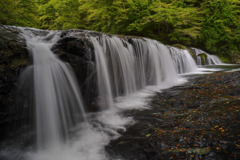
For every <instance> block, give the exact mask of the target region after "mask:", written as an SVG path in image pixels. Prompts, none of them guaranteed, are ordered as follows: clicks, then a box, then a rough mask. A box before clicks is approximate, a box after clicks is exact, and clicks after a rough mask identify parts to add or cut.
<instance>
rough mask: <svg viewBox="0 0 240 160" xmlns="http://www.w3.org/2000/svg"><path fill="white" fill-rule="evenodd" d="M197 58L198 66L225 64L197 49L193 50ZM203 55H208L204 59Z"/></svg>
mask: <svg viewBox="0 0 240 160" xmlns="http://www.w3.org/2000/svg"><path fill="white" fill-rule="evenodd" d="M192 49H193V50H194V51H195V53H196V56H197V65H221V64H224V63H223V62H222V61H221V60H220V59H219V58H218V57H217V56H215V55H211V54H208V53H206V52H205V51H203V50H201V49H197V48H192ZM201 55H206V58H205V59H204V58H202V57H201Z"/></svg>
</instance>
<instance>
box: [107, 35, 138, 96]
mask: <svg viewBox="0 0 240 160" xmlns="http://www.w3.org/2000/svg"><path fill="white" fill-rule="evenodd" d="M103 49H104V51H105V53H106V54H107V56H108V57H110V58H109V59H110V61H109V63H110V64H109V65H110V66H111V67H110V68H112V70H111V75H112V78H111V79H112V81H113V83H114V88H115V91H116V96H119V95H121V94H123V95H129V94H131V93H134V92H136V90H137V89H136V79H135V75H134V74H135V70H136V69H135V66H134V64H135V57H134V55H133V48H132V45H130V44H129V43H128V42H127V41H124V40H121V39H120V38H118V37H116V36H114V37H111V38H110V37H108V36H106V37H104V45H103Z"/></svg>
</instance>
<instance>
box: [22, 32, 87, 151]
mask: <svg viewBox="0 0 240 160" xmlns="http://www.w3.org/2000/svg"><path fill="white" fill-rule="evenodd" d="M21 30H22V32H23V36H24V37H25V39H26V42H27V46H28V50H29V53H30V54H31V56H32V58H33V65H32V68H33V77H34V78H33V79H34V80H33V82H34V87H33V88H34V105H35V111H36V130H37V131H36V135H37V147H38V150H48V149H51V148H56V147H58V146H60V145H62V144H63V143H67V141H68V139H69V136H70V135H69V134H70V132H69V131H70V130H71V129H73V128H74V127H75V126H76V125H77V124H78V123H79V122H83V121H86V115H85V112H84V109H83V103H82V100H81V94H80V92H79V87H78V83H77V81H76V78H75V75H74V73H73V71H72V69H71V67H70V66H69V65H68V64H66V63H64V62H62V61H61V60H59V59H58V58H57V57H56V56H55V55H54V54H53V53H52V51H51V50H50V49H51V47H52V45H53V44H54V43H55V42H56V40H57V39H58V32H54V31H53V32H49V33H48V35H46V36H43V37H38V36H35V35H34V34H33V33H32V32H31V31H29V30H25V29H24V28H22V29H21ZM46 38H51V40H50V41H49V40H48V41H45V39H46Z"/></svg>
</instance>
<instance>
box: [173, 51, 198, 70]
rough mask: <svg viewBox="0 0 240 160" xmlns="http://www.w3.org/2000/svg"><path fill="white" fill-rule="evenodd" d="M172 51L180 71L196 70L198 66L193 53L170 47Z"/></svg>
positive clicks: (175, 63)
mask: <svg viewBox="0 0 240 160" xmlns="http://www.w3.org/2000/svg"><path fill="white" fill-rule="evenodd" d="M169 49H170V52H171V55H172V59H173V62H174V66H175V69H176V70H177V72H178V73H190V72H196V71H197V69H198V67H197V64H196V62H195V61H194V59H193V58H192V56H191V54H190V53H189V52H188V51H187V50H183V49H178V48H175V47H170V46H169Z"/></svg>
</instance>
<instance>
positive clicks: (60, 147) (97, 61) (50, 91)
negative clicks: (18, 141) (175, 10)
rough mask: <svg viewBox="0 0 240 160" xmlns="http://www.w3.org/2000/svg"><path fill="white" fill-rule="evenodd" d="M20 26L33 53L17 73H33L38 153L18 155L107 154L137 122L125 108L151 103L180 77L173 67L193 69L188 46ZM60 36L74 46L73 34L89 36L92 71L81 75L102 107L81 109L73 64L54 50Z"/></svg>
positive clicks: (75, 157) (53, 159)
mask: <svg viewBox="0 0 240 160" xmlns="http://www.w3.org/2000/svg"><path fill="white" fill-rule="evenodd" d="M20 30H21V32H22V35H23V36H24V37H25V39H26V41H27V47H28V50H29V54H30V56H31V57H32V59H33V64H32V65H31V66H29V67H27V68H26V69H25V71H24V74H23V75H22V77H24V76H25V75H29V74H30V75H31V74H32V76H30V77H33V80H32V81H33V85H34V86H33V88H34V89H33V93H34V101H35V103H34V106H35V111H36V130H37V131H36V132H37V133H36V134H37V148H38V149H37V151H36V152H35V151H33V150H34V149H30V151H23V152H22V153H20V154H21V156H19V155H17V156H16V157H21V158H17V159H24V160H25V159H30V160H33V159H35V160H66V159H70V160H79V159H82V160H86V159H88V160H96V159H98V160H106V159H109V157H108V155H107V154H106V153H105V150H104V146H105V145H107V144H108V143H109V141H110V140H111V139H114V138H117V137H119V136H120V133H121V132H124V131H125V130H126V128H125V126H126V125H131V124H132V123H134V120H133V119H132V118H131V117H123V116H122V111H123V110H126V109H133V108H134V109H138V110H139V109H146V108H149V106H147V101H148V98H147V97H148V96H151V95H153V94H155V92H158V91H160V89H164V88H169V87H171V86H174V85H178V84H180V83H181V82H183V81H182V80H183V79H182V78H181V77H180V76H179V75H178V73H188V72H194V71H195V70H196V69H197V68H196V64H195V62H194V61H193V59H192V57H190V54H189V53H188V52H186V51H184V50H180V49H176V48H170V49H169V48H168V47H167V46H165V45H163V44H161V43H159V42H158V41H155V40H151V39H147V38H133V37H125V38H120V37H118V36H114V35H106V34H100V33H97V32H91V31H81V30H79V31H78V30H73V31H66V32H64V31H46V32H45V33H46V34H42V36H40V35H37V33H36V32H38V30H34V29H27V28H20ZM64 38H65V39H67V40H70V42H68V43H66V44H65V45H71V44H74V43H73V42H75V41H73V40H76V42H77V43H76V45H77V44H78V43H80V42H84V43H83V44H84V45H85V42H86V43H87V42H89V43H90V44H91V45H92V47H93V52H94V54H93V55H94V58H93V59H94V60H92V61H91V62H90V64H91V65H92V67H93V68H94V69H92V70H91V71H92V72H91V73H89V74H86V75H87V77H85V79H84V83H87V84H88V87H86V88H85V91H86V90H94V91H96V93H97V94H96V97H94V98H93V99H94V100H95V102H96V103H97V105H96V106H97V107H99V108H98V111H99V112H95V113H85V111H84V110H85V109H86V110H87V109H88V107H89V106H88V105H86V104H87V103H85V101H86V100H85V98H86V97H84V98H82V95H81V93H80V92H81V91H80V87H81V86H82V85H83V84H82V83H80V82H79V80H78V79H77V78H76V76H75V73H74V71H73V69H72V67H71V66H70V65H69V64H68V63H65V62H63V61H62V60H60V59H59V58H58V57H57V56H56V55H55V54H54V53H53V51H51V49H52V47H53V46H54V45H56V44H57V43H60V41H61V40H65V39H64ZM64 47H65V46H64ZM84 47H85V46H84ZM69 48H70V47H69V46H67V47H66V50H67V51H66V53H67V54H71V53H69V52H71V49H69ZM64 51H65V50H64ZM77 56H79V55H77ZM83 57H84V56H83ZM89 61H90V60H89ZM75 67H76V65H75ZM77 67H78V68H80V69H81V68H83V66H81V65H78V66H77ZM88 67H89V66H88ZM89 75H94V76H92V77H94V78H93V79H91V81H88V80H89V79H90V78H89V77H90V76H89ZM23 80H26V81H27V80H28V78H23ZM78 83H79V84H78ZM24 84H25V85H27V84H28V82H24ZM28 85H31V83H29V84H28ZM79 86H80V87H79ZM93 86H94V87H93ZM95 86H96V88H95ZM81 89H82V88H81ZM6 152H7V154H8V155H7V156H6V157H8V156H9V157H11V156H13V155H12V154H11V152H9V151H8V150H3V151H0V157H1V155H4V154H6ZM16 157H14V158H12V159H16ZM9 159H11V158H9Z"/></svg>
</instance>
